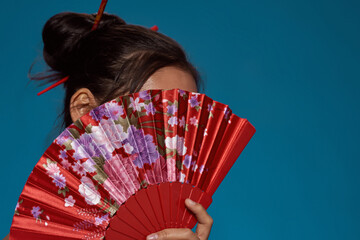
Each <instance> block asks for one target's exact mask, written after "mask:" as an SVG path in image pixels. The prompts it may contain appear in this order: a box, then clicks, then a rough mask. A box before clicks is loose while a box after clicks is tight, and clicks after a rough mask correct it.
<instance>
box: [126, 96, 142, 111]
mask: <svg viewBox="0 0 360 240" xmlns="http://www.w3.org/2000/svg"><path fill="white" fill-rule="evenodd" d="M139 101H140V98H135V100H134V98H132V97H130V102H131V103H130V104H129V108H132V109H133V111H134V112H135V111H138V112H141V107H142V106H143V105H144V103H139Z"/></svg>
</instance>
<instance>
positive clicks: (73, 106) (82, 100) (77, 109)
mask: <svg viewBox="0 0 360 240" xmlns="http://www.w3.org/2000/svg"><path fill="white" fill-rule="evenodd" d="M97 105H98V104H97V101H96V99H95V97H94V95H93V94H92V93H91V91H90V90H89V89H87V88H80V89H79V90H77V91H76V92H75V93H74V94H73V95H72V97H71V99H70V115H71V119H72V121H73V122H75V121H76V120H78V119H79V118H80V117H81V116H83V115H85V114H86V113H88V112H90V111H91V109H93V108H95V107H96V106H97Z"/></svg>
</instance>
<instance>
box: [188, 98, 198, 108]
mask: <svg viewBox="0 0 360 240" xmlns="http://www.w3.org/2000/svg"><path fill="white" fill-rule="evenodd" d="M189 103H190V106H191V107H196V106H199V104H200V102H199V101H198V100H197V95H194V96H192V97H191V98H190V99H189Z"/></svg>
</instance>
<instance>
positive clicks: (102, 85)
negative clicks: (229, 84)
mask: <svg viewBox="0 0 360 240" xmlns="http://www.w3.org/2000/svg"><path fill="white" fill-rule="evenodd" d="M94 20H95V15H89V14H79V13H69V12H65V13H60V14H57V15H55V16H53V17H52V18H50V19H49V20H48V21H47V23H46V24H45V26H44V29H43V34H42V36H43V41H44V51H43V54H44V59H45V61H46V63H47V64H48V65H49V66H50V68H51V69H52V70H53V71H54V74H52V75H50V76H48V78H47V79H49V77H50V81H52V80H58V79H59V78H63V77H65V76H69V78H68V80H67V81H66V82H65V83H64V87H65V102H64V111H63V115H64V121H63V126H64V127H67V126H69V125H70V124H71V123H72V122H74V121H76V120H77V119H79V118H80V117H81V116H82V115H84V114H86V113H88V112H89V111H90V110H91V109H93V108H95V107H97V106H99V105H101V104H103V103H105V102H107V101H110V100H112V99H114V98H116V97H117V96H120V95H124V94H127V93H133V92H138V91H141V90H147V89H173V88H180V89H183V90H187V91H193V92H196V91H197V90H198V88H199V85H200V79H199V74H198V72H197V71H196V69H195V68H194V67H193V66H192V65H191V63H189V61H188V60H187V58H186V55H185V53H184V51H183V50H182V48H181V47H180V46H179V44H177V43H176V42H175V41H174V40H172V39H171V38H169V37H167V36H165V35H163V34H160V33H157V32H155V31H152V30H150V29H147V28H144V27H141V26H135V25H129V24H126V23H125V22H124V21H123V20H122V19H121V18H119V17H117V16H115V15H110V14H104V15H103V17H102V19H101V22H100V25H99V26H98V28H97V29H96V30H95V31H90V29H91V27H92V25H93V22H94ZM34 79H35V80H41V79H44V77H40V78H39V77H35V78H34ZM185 204H186V206H187V207H188V209H189V210H190V211H192V212H193V213H194V214H195V216H196V218H197V220H198V222H199V224H198V227H197V229H196V233H193V232H192V231H191V230H190V229H165V230H162V231H160V232H157V233H153V234H151V235H149V236H148V237H147V239H149V240H150V239H159V240H160V239H161V240H163V239H191V240H195V239H200V240H205V239H208V236H209V234H210V230H211V226H212V224H213V220H212V218H211V217H210V216H209V215H208V213H207V212H206V210H205V209H204V208H203V207H202V206H201V205H200V204H199V203H195V202H193V201H191V200H190V199H187V200H186V201H185ZM5 239H7V238H5Z"/></svg>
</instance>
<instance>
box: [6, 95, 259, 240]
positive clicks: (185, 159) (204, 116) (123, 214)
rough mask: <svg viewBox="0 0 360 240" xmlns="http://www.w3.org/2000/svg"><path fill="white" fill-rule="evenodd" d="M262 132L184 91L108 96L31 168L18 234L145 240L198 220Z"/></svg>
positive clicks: (16, 223) (15, 220) (16, 221)
mask: <svg viewBox="0 0 360 240" xmlns="http://www.w3.org/2000/svg"><path fill="white" fill-rule="evenodd" d="M254 133H255V129H254V127H253V126H252V125H251V124H250V123H249V122H248V121H247V120H246V119H243V118H240V117H238V116H236V115H234V114H232V112H231V110H230V109H229V108H228V106H227V105H224V104H222V103H219V102H216V101H213V100H212V99H211V98H209V97H207V96H206V95H204V94H200V93H194V92H187V91H183V90H180V89H172V90H148V91H142V92H138V93H134V94H130V95H126V96H121V97H118V98H116V99H114V100H112V101H109V102H107V103H105V104H103V105H101V106H99V107H97V108H95V109H93V110H92V111H91V112H89V113H88V114H86V115H84V116H82V117H81V118H80V119H79V120H77V121H76V122H74V123H73V124H71V125H70V126H69V127H67V128H66V129H65V130H64V131H63V132H62V133H61V134H60V135H59V136H58V137H57V138H56V139H55V140H54V141H53V142H52V144H51V145H50V147H49V148H48V149H47V150H46V151H45V153H44V154H43V156H42V157H41V158H40V160H39V162H38V163H37V164H36V166H35V168H34V169H33V171H32V173H31V174H30V176H29V178H28V180H27V182H26V185H25V187H24V189H23V192H22V193H21V195H20V198H19V202H18V204H17V206H16V209H15V215H14V218H13V223H12V226H11V230H10V239H22V240H23V239H103V238H104V236H106V239H107V240H108V239H145V237H146V236H147V235H148V234H150V233H153V232H157V231H159V230H161V229H164V228H182V227H188V228H192V227H194V225H195V224H196V219H195V217H194V216H193V215H192V214H191V213H190V212H189V211H188V210H186V208H185V205H184V200H185V199H186V198H191V199H192V200H194V201H196V202H199V203H201V204H202V205H203V206H204V207H205V208H207V207H208V206H209V205H210V203H211V196H212V195H213V194H214V192H215V190H216V189H217V187H218V186H219V184H220V183H221V181H222V180H223V178H224V177H225V175H226V174H227V173H228V171H229V170H230V168H231V167H232V165H233V163H234V162H235V160H236V159H237V158H238V157H239V155H240V153H241V152H242V150H243V149H244V147H245V146H246V144H247V143H248V141H249V140H250V138H251V137H252V136H253V134H254Z"/></svg>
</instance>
